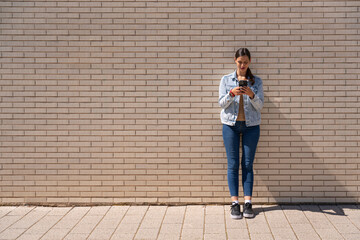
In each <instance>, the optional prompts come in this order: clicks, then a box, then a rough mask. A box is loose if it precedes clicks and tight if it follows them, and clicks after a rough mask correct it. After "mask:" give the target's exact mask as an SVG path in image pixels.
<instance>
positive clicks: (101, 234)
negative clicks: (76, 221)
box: [87, 228, 115, 240]
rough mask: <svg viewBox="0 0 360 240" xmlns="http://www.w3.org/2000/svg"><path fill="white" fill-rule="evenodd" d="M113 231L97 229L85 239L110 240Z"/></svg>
mask: <svg viewBox="0 0 360 240" xmlns="http://www.w3.org/2000/svg"><path fill="white" fill-rule="evenodd" d="M114 231H115V228H97V229H95V230H94V231H93V232H92V233H91V235H90V236H89V237H88V238H87V240H104V239H110V238H111V235H112V234H113V233H114Z"/></svg>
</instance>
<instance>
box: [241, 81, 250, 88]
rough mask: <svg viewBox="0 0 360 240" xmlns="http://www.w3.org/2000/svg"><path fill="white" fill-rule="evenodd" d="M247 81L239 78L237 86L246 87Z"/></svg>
mask: <svg viewBox="0 0 360 240" xmlns="http://www.w3.org/2000/svg"><path fill="white" fill-rule="evenodd" d="M247 85H248V81H246V80H240V81H239V87H247Z"/></svg>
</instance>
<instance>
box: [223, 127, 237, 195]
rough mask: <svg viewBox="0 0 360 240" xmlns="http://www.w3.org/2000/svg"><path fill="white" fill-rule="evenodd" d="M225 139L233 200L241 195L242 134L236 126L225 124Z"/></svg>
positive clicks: (228, 174)
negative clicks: (240, 162)
mask: <svg viewBox="0 0 360 240" xmlns="http://www.w3.org/2000/svg"><path fill="white" fill-rule="evenodd" d="M223 139H224V145H225V149H226V157H227V162H228V168H227V178H228V185H229V190H230V195H231V199H232V201H235V200H238V196H239V147H240V135H239V132H238V131H236V126H228V125H226V124H223Z"/></svg>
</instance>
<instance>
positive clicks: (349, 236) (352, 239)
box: [342, 233, 360, 240]
mask: <svg viewBox="0 0 360 240" xmlns="http://www.w3.org/2000/svg"><path fill="white" fill-rule="evenodd" d="M342 236H343V237H344V239H345V240H359V236H360V235H359V234H358V233H345V234H342Z"/></svg>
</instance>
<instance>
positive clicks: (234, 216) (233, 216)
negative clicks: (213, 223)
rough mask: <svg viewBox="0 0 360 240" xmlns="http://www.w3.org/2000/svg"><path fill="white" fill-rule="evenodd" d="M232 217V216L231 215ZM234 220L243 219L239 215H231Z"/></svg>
mask: <svg viewBox="0 0 360 240" xmlns="http://www.w3.org/2000/svg"><path fill="white" fill-rule="evenodd" d="M230 215H231V214H230ZM231 218H232V219H242V218H243V217H242V216H241V215H239V216H237V215H231Z"/></svg>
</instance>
